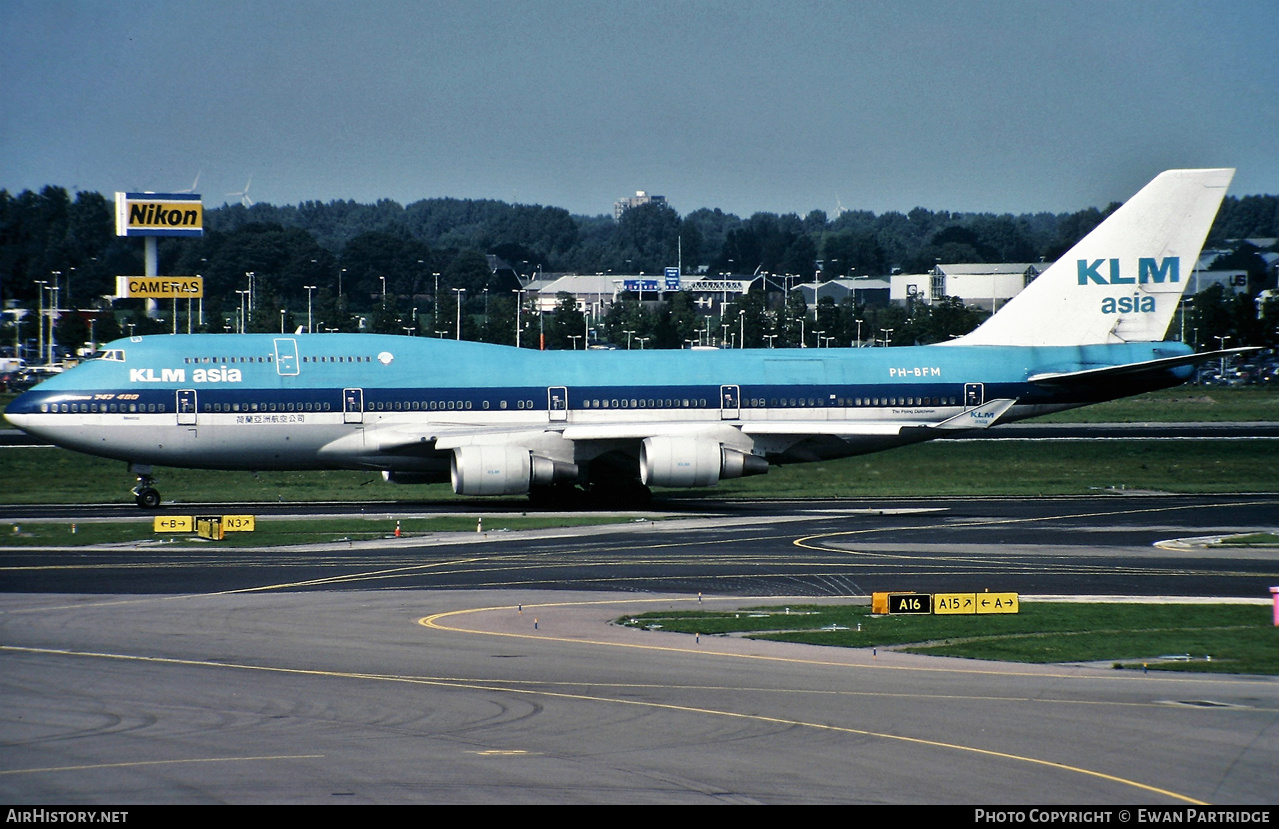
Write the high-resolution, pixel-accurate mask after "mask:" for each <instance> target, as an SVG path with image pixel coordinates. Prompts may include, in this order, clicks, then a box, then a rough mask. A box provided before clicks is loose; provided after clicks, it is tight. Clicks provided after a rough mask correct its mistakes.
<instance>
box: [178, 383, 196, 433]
mask: <svg viewBox="0 0 1279 829" xmlns="http://www.w3.org/2000/svg"><path fill="white" fill-rule="evenodd" d="M177 395H178V398H177V405H176V407H175V408H176V409H177V412H178V425H179V426H194V425H195V413H196V399H195V389H178V392H177Z"/></svg>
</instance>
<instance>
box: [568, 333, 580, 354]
mask: <svg viewBox="0 0 1279 829" xmlns="http://www.w3.org/2000/svg"><path fill="white" fill-rule="evenodd" d="M568 338H569V339H570V340H572V341H573V350H574V351H577V341H578V340H580V339H582V335H581V334H569V335H568Z"/></svg>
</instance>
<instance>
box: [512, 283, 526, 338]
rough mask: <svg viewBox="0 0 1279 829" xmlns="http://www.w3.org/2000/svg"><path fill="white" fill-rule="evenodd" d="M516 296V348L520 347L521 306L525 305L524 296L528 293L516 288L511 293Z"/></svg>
mask: <svg viewBox="0 0 1279 829" xmlns="http://www.w3.org/2000/svg"><path fill="white" fill-rule="evenodd" d="M511 293H513V294H515V347H516V348H519V347H520V306H522V305H523V304H524V294H525V293H527V292H526V291H525V290H524V289H523V288H515V289H513V290H512V291H511Z"/></svg>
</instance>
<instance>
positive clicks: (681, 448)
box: [640, 435, 768, 487]
mask: <svg viewBox="0 0 1279 829" xmlns="http://www.w3.org/2000/svg"><path fill="white" fill-rule="evenodd" d="M767 471H768V461H767V460H765V459H764V458H760V457H757V456H755V455H749V454H747V453H745V452H739V451H738V450H736V449H729V448H728V447H726V446H723V445H722V444H720V443H719V442H718V441H713V440H705V439H703V438H690V437H671V436H666V435H660V436H657V437H651V438H645V439H644V442H643V444H641V446H640V480H641V481H642V482H643V484H644V485H645V486H672V487H691V486H714V485H715V484H716V483H718V482H719V481H720V479H721V478H741V477H744V476H746V475H762V474H764V473H765V472H767Z"/></svg>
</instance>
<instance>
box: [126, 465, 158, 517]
mask: <svg viewBox="0 0 1279 829" xmlns="http://www.w3.org/2000/svg"><path fill="white" fill-rule="evenodd" d="M129 471H130V472H132V473H133V474H134V475H136V476H137V478H138V483H137V485H136V486H134V487H133V490H132V491H133V499H134V501H136V502H137V504H138V506H140V507H142V508H143V509H156V508H158V507H159V506H160V491H159V490H158V489H156V488H155V477H154V476H152V475H151V467H150V466H149V465H145V464H136V463H131V464H129Z"/></svg>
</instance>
